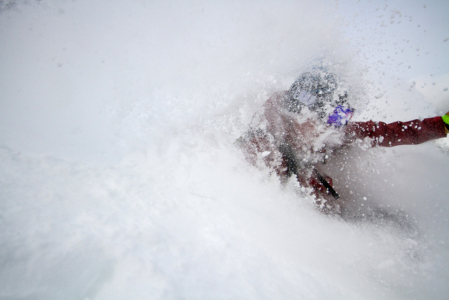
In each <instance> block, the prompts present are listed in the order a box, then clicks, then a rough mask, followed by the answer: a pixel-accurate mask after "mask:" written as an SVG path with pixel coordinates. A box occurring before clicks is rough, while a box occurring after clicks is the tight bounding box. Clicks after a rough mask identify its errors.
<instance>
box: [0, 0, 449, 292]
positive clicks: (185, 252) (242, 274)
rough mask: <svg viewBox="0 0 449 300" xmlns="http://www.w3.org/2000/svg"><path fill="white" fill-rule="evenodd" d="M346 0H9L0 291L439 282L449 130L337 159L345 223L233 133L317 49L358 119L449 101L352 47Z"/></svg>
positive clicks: (411, 113)
mask: <svg viewBox="0 0 449 300" xmlns="http://www.w3.org/2000/svg"><path fill="white" fill-rule="evenodd" d="M337 4H338V5H337ZM349 4H351V3H350V1H347V2H343V1H339V2H338V3H335V2H331V1H329V2H328V1H322V2H320V3H316V2H313V3H312V2H310V3H308V1H304V2H303V3H302V2H299V1H263V2H261V1H233V0H231V1H226V2H223V1H156V2H152V3H150V2H147V1H137V0H136V1H126V3H125V2H123V1H107V2H103V1H97V2H95V1H83V0H80V1H45V0H41V1H35V2H33V1H20V2H19V1H0V11H1V12H0V53H1V55H0V69H1V70H2V72H1V73H0V86H1V90H2V95H1V96H0V97H1V98H0V164H1V166H0V224H1V225H2V229H3V230H2V234H1V235H0V266H1V267H0V299H63V298H74V299H123V298H125V297H126V298H129V299H148V298H151V299H177V298H188V299H225V298H226V299H228V298H249V299H257V298H270V299H271V298H273V299H274V298H276V299H298V298H305V299H313V298H316V299H322V298H337V299H379V295H380V296H381V297H382V298H385V299H413V297H415V298H417V299H422V298H429V299H441V298H443V297H444V296H445V295H446V294H447V292H448V288H447V286H448V284H447V283H448V280H449V277H448V275H447V272H446V269H447V267H448V266H449V250H448V248H447V243H449V235H448V233H447V230H446V229H447V228H448V225H449V221H448V217H447V215H448V213H449V204H448V203H447V201H445V200H446V198H447V197H446V196H445V195H447V194H448V188H447V184H446V181H445V178H447V170H448V167H449V159H448V152H447V149H449V148H448V146H447V143H446V142H445V141H439V142H438V143H437V145H438V147H435V144H434V143H428V144H426V145H421V146H417V147H401V148H395V149H372V150H369V151H364V150H363V149H354V150H352V151H351V153H350V154H349V155H347V156H346V157H341V158H339V162H340V163H330V164H329V175H331V176H332V177H333V178H334V179H335V181H336V183H335V184H336V186H338V187H339V189H340V190H339V192H341V194H342V195H344V196H346V197H347V198H348V199H350V200H351V205H352V206H351V210H350V212H349V213H348V215H347V220H346V221H343V220H340V219H338V218H332V217H327V216H324V215H321V214H319V213H318V212H317V211H316V210H314V208H313V206H312V204H311V203H312V200H311V199H308V198H307V197H304V196H300V195H298V193H297V189H298V187H297V184H296V183H295V182H293V181H292V182H290V184H289V185H288V186H287V187H286V188H284V189H283V188H281V186H280V185H279V182H278V179H277V178H276V177H274V176H270V174H269V173H268V170H257V169H255V168H253V167H251V166H249V165H248V164H247V163H246V162H245V161H244V160H243V155H242V154H241V153H240V152H239V151H238V149H236V148H235V147H234V146H233V142H234V141H235V139H236V138H237V137H239V135H240V134H242V132H244V131H245V130H246V124H247V123H249V121H250V120H251V118H252V116H253V114H254V112H255V111H257V109H259V108H260V106H261V105H262V103H263V102H264V101H265V100H266V98H267V97H268V96H269V95H270V93H272V92H273V91H275V90H279V89H286V88H287V87H288V86H289V85H290V84H291V83H292V82H293V80H294V78H295V76H297V75H298V73H299V72H301V71H302V70H304V69H307V68H309V67H311V66H312V65H313V64H316V63H319V64H322V65H324V66H325V67H327V68H329V69H331V70H333V71H335V72H338V73H339V74H341V76H342V79H343V81H344V82H346V83H347V84H348V85H349V84H350V86H349V87H348V88H350V95H352V97H353V101H354V102H355V106H356V108H357V113H358V115H357V113H356V115H355V118H373V119H381V120H388V119H391V118H396V119H398V118H405V119H407V118H408V119H410V118H414V117H418V116H420V117H428V116H431V115H432V114H434V112H435V109H437V110H441V109H443V108H444V103H443V102H441V100H440V97H441V95H440V94H432V93H434V92H433V91H429V90H426V86H428V85H429V83H428V81H429V79H427V77H425V76H430V75H426V74H427V71H426V72H423V73H410V76H409V77H407V76H405V75H404V77H403V78H402V79H401V80H398V81H397V82H395V83H392V84H391V85H387V84H385V85H383V84H384V82H382V85H380V82H381V81H382V80H380V78H379V77H380V76H381V75H380V74H381V72H383V71H385V72H388V71H391V70H395V71H397V73H401V72H402V73H403V69H402V65H398V66H396V69H394V67H391V65H390V67H391V68H390V67H389V68H385V69H383V70H382V68H383V67H382V66H383V64H376V65H374V64H373V63H372V61H371V60H370V59H371V58H370V59H367V60H366V61H365V65H360V64H361V63H360V62H357V61H356V59H355V57H356V55H355V51H357V50H360V49H361V51H363V49H364V48H363V45H356V46H354V45H353V44H351V42H348V41H347V40H346V37H347V36H351V34H350V33H348V32H346V33H343V30H342V29H341V26H340V25H342V24H345V22H344V20H345V19H344V18H347V19H346V20H349V21H351V19H350V18H349V15H350V12H348V11H347V10H345V9H346V8H344V7H345V5H349ZM352 4H353V3H352ZM355 7H356V8H360V9H363V8H364V6H361V5H356V6H355ZM431 8H432V3H428V4H427V8H426V9H431ZM382 9H384V7H381V8H380V10H382ZM391 9H394V8H391ZM391 9H390V8H388V10H387V11H390V12H391ZM393 14H394V15H395V19H394V20H396V19H398V18H399V14H397V13H393ZM407 14H409V13H407ZM338 15H340V17H338ZM402 15H405V13H404V12H403V13H402ZM402 17H403V16H402ZM404 18H405V17H404ZM380 19H382V18H380ZM395 22H396V21H394V22H393V23H395ZM393 23H387V24H386V27H385V28H386V29H385V30H386V31H388V30H390V28H391V26H393V25H391V26H390V25H388V24H393ZM350 24H351V25H350V26H358V25H357V24H358V23H357V22H355V23H350ZM395 24H396V23H395ZM423 24H424V23H423ZM350 26H349V27H350ZM359 26H362V27H356V29H357V30H361V31H363V30H365V29H366V30H368V29H367V28H365V27H364V26H365V25H363V24H362V25H359ZM391 30H393V29H391ZM345 34H346V35H345ZM428 35H431V34H430V33H429V34H428ZM426 36H427V35H426ZM374 38H375V36H373V39H374ZM448 44H449V43H444V47H447V45H448ZM373 47H377V46H376V45H374V46H373ZM379 48H380V49H382V47H380V46H379ZM371 50H372V49H371ZM367 52H368V51H367ZM401 55H402V54H401V53H399V54H397V55H396V56H395V55H394V54H390V57H391V59H395V58H396V59H398V58H399V57H401ZM374 57H375V55H374ZM389 59H390V58H389ZM444 63H445V62H444ZM442 64H443V63H442ZM366 68H367V69H368V70H366ZM443 71H444V69H443V70H442V71H441V72H440V73H438V74H437V73H435V74H434V76H433V77H434V78H437V79H436V80H435V82H436V85H438V86H444V84H445V82H447V79H445V78H447V77H445V76H446V75H444V74H445V72H443ZM445 71H446V73H447V69H445ZM414 72H415V71H414ZM373 74H374V75H373ZM423 74H424V75H423ZM362 75H363V76H362ZM370 76H371V77H372V76H379V77H377V78H376V80H377V79H379V80H378V81H375V82H374V81H372V80H371V79H370ZM420 76H422V78H421V77H420ZM419 78H421V79H419ZM409 80H414V81H415V82H416V83H415V86H416V88H410V82H409ZM390 83H391V82H390ZM418 92H419V93H418ZM422 95H426V99H424V98H423V96H422ZM432 99H435V100H432ZM367 100H370V102H369V103H367ZM426 100H427V101H428V102H430V103H433V104H431V105H430V104H429V103H428V102H426ZM432 101H433V102H432ZM442 150H443V151H442ZM429 287H430V288H429Z"/></svg>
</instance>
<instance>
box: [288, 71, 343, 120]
mask: <svg viewBox="0 0 449 300" xmlns="http://www.w3.org/2000/svg"><path fill="white" fill-rule="evenodd" d="M337 88H338V77H337V76H336V75H335V74H333V73H329V72H326V71H313V72H306V73H303V74H301V75H300V76H299V77H298V79H296V80H295V82H293V84H292V86H291V87H290V89H289V90H288V91H287V94H286V98H285V106H286V108H287V109H288V110H289V111H291V112H295V113H299V112H301V110H302V108H303V107H308V108H309V109H310V110H311V111H315V112H317V113H318V115H319V117H320V118H322V119H324V118H325V117H326V116H328V115H329V114H328V111H329V110H331V109H332V108H335V107H337V106H338V105H341V106H343V105H345V104H346V102H347V98H348V94H347V93H346V92H345V93H344V94H343V95H338V94H337Z"/></svg>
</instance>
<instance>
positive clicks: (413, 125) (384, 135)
mask: <svg viewBox="0 0 449 300" xmlns="http://www.w3.org/2000/svg"><path fill="white" fill-rule="evenodd" d="M345 131H346V135H347V138H348V142H352V141H354V140H355V139H363V138H366V137H369V138H372V139H373V141H372V146H376V145H379V146H382V147H393V146H398V145H416V144H421V143H424V142H427V141H430V140H434V139H438V138H442V137H446V132H445V126H444V122H443V119H442V118H441V117H434V118H428V119H424V120H422V121H420V120H413V121H409V122H394V123H390V124H386V123H384V122H373V121H368V122H353V123H350V124H348V126H347V127H346V130H345Z"/></svg>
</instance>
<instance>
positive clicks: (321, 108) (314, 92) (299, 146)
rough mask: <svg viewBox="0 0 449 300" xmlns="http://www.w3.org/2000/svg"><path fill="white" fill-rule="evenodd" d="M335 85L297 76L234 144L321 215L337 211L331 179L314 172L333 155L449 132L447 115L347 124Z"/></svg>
mask: <svg viewBox="0 0 449 300" xmlns="http://www.w3.org/2000/svg"><path fill="white" fill-rule="evenodd" d="M337 81H338V78H337V76H335V75H334V74H331V73H328V72H323V71H313V72H307V73H304V74H302V75H301V76H300V77H299V78H298V79H297V80H296V81H295V82H294V83H293V84H292V86H291V87H290V89H289V90H288V91H282V92H277V93H275V94H273V95H272V96H271V97H270V98H269V99H268V100H267V101H266V103H265V104H264V105H263V112H262V113H260V114H256V115H255V116H254V118H253V120H252V122H251V125H250V128H251V129H250V130H249V131H248V132H247V133H246V134H245V135H244V136H242V137H241V138H240V139H239V140H238V144H239V146H240V147H241V148H243V149H244V152H245V155H246V158H247V159H248V160H249V161H250V162H251V163H253V164H255V165H257V164H259V163H261V162H263V163H264V164H265V165H266V166H268V167H269V168H271V169H272V170H274V171H275V172H276V174H277V175H278V176H279V177H280V179H281V182H286V181H287V180H288V178H289V177H291V176H292V175H295V176H296V178H297V180H298V181H299V184H300V185H301V187H304V188H306V189H308V190H309V191H311V193H312V194H314V195H315V196H316V199H317V201H316V203H317V204H318V205H319V207H320V208H321V209H323V210H327V209H331V210H335V209H337V210H338V208H335V206H338V205H337V203H336V202H335V199H338V198H339V195H338V193H337V192H336V191H335V190H334V189H333V184H332V179H331V178H330V177H329V176H327V175H325V174H321V173H320V171H319V169H320V164H321V163H325V162H326V160H327V159H328V158H329V156H330V155H331V153H332V152H333V151H335V150H337V149H341V148H342V147H346V146H348V145H351V144H354V143H365V144H368V145H369V146H371V147H374V146H381V147H393V146H398V145H415V144H420V143H424V142H426V141H430V140H433V139H438V138H443V137H446V134H447V133H448V132H449V112H448V113H447V114H446V115H445V116H443V117H440V116H438V117H434V118H428V119H424V120H412V121H408V122H394V123H390V124H386V123H384V122H373V121H367V122H349V121H350V119H351V117H352V115H353V113H354V109H353V108H351V106H350V105H349V103H348V94H347V92H344V91H343V90H342V89H341V88H340V87H339V84H338V82H337ZM333 206H334V207H333Z"/></svg>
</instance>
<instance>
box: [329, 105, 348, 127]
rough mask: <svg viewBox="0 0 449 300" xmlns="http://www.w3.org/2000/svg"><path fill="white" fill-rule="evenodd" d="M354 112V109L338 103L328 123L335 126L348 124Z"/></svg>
mask: <svg viewBox="0 0 449 300" xmlns="http://www.w3.org/2000/svg"><path fill="white" fill-rule="evenodd" d="M353 114H354V110H353V109H351V108H345V107H343V106H341V105H338V106H337V107H336V108H335V109H334V112H333V113H332V114H331V115H329V118H328V119H327V124H329V125H334V126H335V127H340V126H344V125H346V124H348V122H349V120H351V118H352V115H353Z"/></svg>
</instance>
